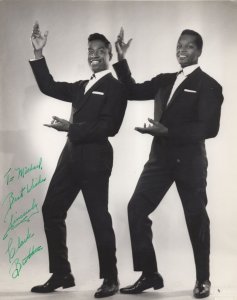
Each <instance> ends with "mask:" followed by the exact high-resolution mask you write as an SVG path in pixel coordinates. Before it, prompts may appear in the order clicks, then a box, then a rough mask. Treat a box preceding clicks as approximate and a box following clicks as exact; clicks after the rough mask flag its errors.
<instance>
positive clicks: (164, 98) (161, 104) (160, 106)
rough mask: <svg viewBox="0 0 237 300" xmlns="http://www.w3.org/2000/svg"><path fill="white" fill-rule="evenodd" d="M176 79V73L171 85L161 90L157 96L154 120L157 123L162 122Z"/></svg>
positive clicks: (171, 78)
mask: <svg viewBox="0 0 237 300" xmlns="http://www.w3.org/2000/svg"><path fill="white" fill-rule="evenodd" d="M175 79H176V73H173V74H172V75H171V77H170V80H169V83H168V84H167V85H166V86H165V87H163V88H160V89H159V90H158V92H157V94H156V95H155V101H154V105H155V107H154V120H156V121H160V119H161V117H162V114H163V112H164V110H165V109H166V104H167V102H168V99H169V95H170V93H171V90H172V87H173V85H174V82H175Z"/></svg>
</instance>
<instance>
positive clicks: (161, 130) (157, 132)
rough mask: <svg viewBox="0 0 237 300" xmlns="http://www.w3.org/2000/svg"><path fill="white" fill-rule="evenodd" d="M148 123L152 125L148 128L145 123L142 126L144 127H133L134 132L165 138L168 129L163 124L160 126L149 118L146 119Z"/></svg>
mask: <svg viewBox="0 0 237 300" xmlns="http://www.w3.org/2000/svg"><path fill="white" fill-rule="evenodd" d="M148 121H149V122H150V123H151V124H152V125H151V124H149V125H148V126H147V125H146V123H145V124H144V127H135V130H137V131H138V132H140V133H148V134H151V135H153V136H157V137H159V136H166V135H167V134H168V128H167V127H165V126H164V125H163V124H161V123H160V122H158V121H154V120H152V119H150V118H148Z"/></svg>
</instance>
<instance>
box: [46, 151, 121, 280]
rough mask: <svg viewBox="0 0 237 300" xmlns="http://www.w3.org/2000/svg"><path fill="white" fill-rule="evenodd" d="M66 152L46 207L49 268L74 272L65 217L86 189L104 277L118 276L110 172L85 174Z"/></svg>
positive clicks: (101, 276) (60, 272)
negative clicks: (109, 189) (69, 252)
mask: <svg viewBox="0 0 237 300" xmlns="http://www.w3.org/2000/svg"><path fill="white" fill-rule="evenodd" d="M64 151H65V150H64ZM64 151H63V152H62V155H61V157H60V159H59V162H58V165H57V167H56V170H55V172H54V175H53V177H52V179H51V182H50V185H49V188H48V191H47V194H46V198H45V201H44V204H43V207H42V212H43V219H44V227H45V233H46V238H47V243H48V254H49V270H50V272H51V273H59V274H65V273H68V272H71V266H70V263H69V261H68V248H67V245H66V224H65V219H66V217H67V211H68V209H69V208H70V206H71V204H72V203H73V201H74V200H75V198H76V196H77V195H78V193H79V192H80V191H82V194H83V197H84V199H85V203H86V207H87V210H88V213H89V217H90V221H91V224H92V228H93V232H94V236H95V240H96V245H97V250H98V256H99V266H100V278H114V277H115V278H117V268H116V261H117V260H116V255H115V253H116V246H115V235H114V231H113V227H112V220H111V216H110V213H109V211H108V186H109V176H110V175H109V174H103V173H102V174H93V175H92V174H91V176H90V174H87V176H85V175H84V174H83V172H80V170H78V166H77V165H76V164H75V162H73V161H70V159H69V157H68V153H66V154H67V155H65V153H64ZM75 234H80V233H79V232H78V233H75Z"/></svg>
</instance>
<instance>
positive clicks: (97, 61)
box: [90, 59, 100, 66]
mask: <svg viewBox="0 0 237 300" xmlns="http://www.w3.org/2000/svg"><path fill="white" fill-rule="evenodd" d="M99 63H100V60H98V59H91V60H90V65H91V66H97V65H98V64H99Z"/></svg>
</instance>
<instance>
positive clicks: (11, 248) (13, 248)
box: [5, 228, 35, 263]
mask: <svg viewBox="0 0 237 300" xmlns="http://www.w3.org/2000/svg"><path fill="white" fill-rule="evenodd" d="M34 235H35V234H34V233H31V232H30V229H29V228H28V229H27V232H26V234H25V237H24V238H23V239H22V238H21V237H20V236H18V238H17V245H14V241H13V238H10V239H9V240H8V246H7V250H6V252H5V254H6V253H7V254H8V260H9V263H12V259H13V258H14V257H15V255H16V254H17V252H18V251H19V250H20V249H21V248H22V247H23V246H24V245H25V244H26V243H27V242H28V241H29V240H30V239H31V238H32V237H33V236H34Z"/></svg>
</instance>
